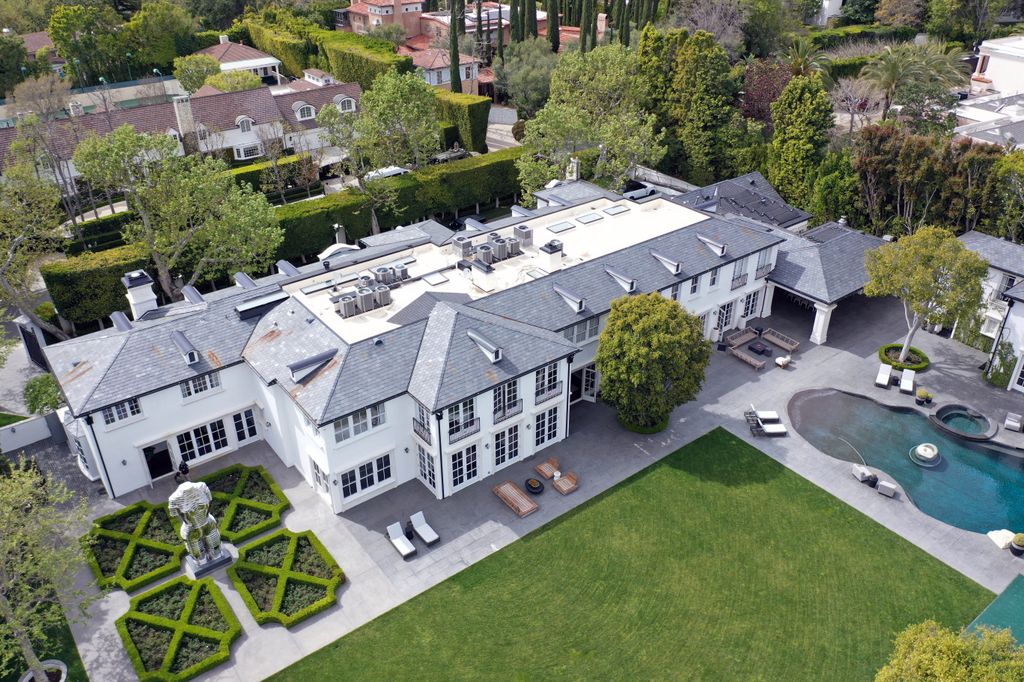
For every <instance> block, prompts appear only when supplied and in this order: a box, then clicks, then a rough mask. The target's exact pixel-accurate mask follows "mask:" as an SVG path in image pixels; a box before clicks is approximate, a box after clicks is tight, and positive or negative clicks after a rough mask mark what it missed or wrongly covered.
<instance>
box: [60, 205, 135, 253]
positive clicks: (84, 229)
mask: <svg viewBox="0 0 1024 682" xmlns="http://www.w3.org/2000/svg"><path fill="white" fill-rule="evenodd" d="M135 218H136V215H135V213H133V212H131V211H122V212H121V213H114V214H113V215H107V216H103V217H102V218H96V219H95V220H86V221H84V222H82V223H80V224H79V226H78V230H79V232H81V234H82V238H81V239H70V240H68V242H67V243H66V244H65V245H64V253H66V254H68V255H69V256H73V255H75V254H79V253H82V252H84V251H104V250H106V249H112V248H115V247H118V246H124V239H122V237H121V233H122V232H124V228H125V226H126V225H127V224H128V223H130V222H132V221H133V220H135Z"/></svg>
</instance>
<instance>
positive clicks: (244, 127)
mask: <svg viewBox="0 0 1024 682" xmlns="http://www.w3.org/2000/svg"><path fill="white" fill-rule="evenodd" d="M237 123H238V129H239V130H241V131H242V132H243V133H248V132H252V119H251V118H249V117H248V116H241V117H239V119H238V121H237Z"/></svg>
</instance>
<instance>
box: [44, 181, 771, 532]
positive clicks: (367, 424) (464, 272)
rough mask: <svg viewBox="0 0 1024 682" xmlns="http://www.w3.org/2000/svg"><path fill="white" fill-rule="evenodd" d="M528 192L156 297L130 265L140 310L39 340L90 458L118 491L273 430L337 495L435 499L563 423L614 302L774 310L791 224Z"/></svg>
mask: <svg viewBox="0 0 1024 682" xmlns="http://www.w3.org/2000/svg"><path fill="white" fill-rule="evenodd" d="M538 198H539V200H540V201H539V204H540V208H538V209H535V210H528V209H522V208H519V207H515V209H514V215H513V216H512V217H510V218H507V219H503V220H501V221H498V222H495V223H490V224H488V225H486V226H483V225H480V224H479V223H477V224H475V225H474V227H476V228H477V229H470V230H468V231H466V232H458V233H456V232H452V231H451V230H448V229H447V228H445V227H443V226H442V225H440V224H438V223H436V222H434V221H426V222H423V223H418V224H415V225H410V226H407V227H404V228H399V229H397V230H394V231H391V232H387V233H384V234H381V235H379V236H374V237H368V238H366V239H364V240H363V241H362V243H361V248H359V249H355V250H353V249H351V248H350V249H343V248H339V249H338V250H337V251H335V252H334V253H333V254H331V255H329V256H328V257H327V258H325V259H324V260H322V261H320V262H318V263H315V264H312V265H308V266H304V267H301V268H296V267H295V266H293V265H291V264H289V263H287V262H284V261H282V262H280V263H278V270H279V272H278V273H277V274H275V275H272V276H269V277H265V278H262V279H260V280H256V281H254V280H252V279H251V278H249V277H247V276H245V275H243V274H239V275H237V276H236V283H237V286H235V287H232V288H230V289H225V290H221V291H217V292H214V293H212V294H205V295H203V294H200V293H199V292H197V291H195V290H193V289H190V288H187V289H186V292H185V293H186V300H184V301H182V302H178V303H174V304H171V305H167V306H163V307H157V306H156V297H155V294H154V293H153V288H152V287H153V283H152V280H151V278H150V277H149V276H148V275H147V274H146V273H144V272H132V273H128V274H127V275H126V276H125V278H124V280H123V281H124V283H125V285H126V287H127V289H128V293H127V297H128V300H129V302H130V307H131V312H132V317H133V318H134V320H129V318H128V316H126V315H124V314H122V313H115V314H114V316H113V318H114V320H113V321H114V327H113V328H111V329H105V330H103V331H99V332H96V333H93V334H89V335H87V336H82V337H79V338H76V339H73V340H70V341H66V342H63V343H59V344H56V345H52V346H49V347H47V348H46V349H45V354H46V357H47V360H48V362H49V364H50V366H51V368H52V370H53V372H54V374H55V376H56V377H57V379H58V381H59V382H60V385H61V388H62V390H63V392H64V394H65V396H66V399H67V407H66V408H63V410H62V414H61V416H62V418H63V420H64V423H65V428H66V430H67V432H68V435H69V443H70V447H71V448H72V449H73V451H74V452H75V453H76V454H77V457H78V459H79V465H80V467H81V469H82V471H83V472H84V473H85V474H86V475H88V476H90V477H91V478H93V479H94V480H96V479H100V480H102V482H103V484H104V486H105V487H106V489H107V492H108V493H109V494H110V495H111V496H118V495H122V494H124V493H127V492H129V491H131V490H135V489H137V488H140V487H143V486H147V485H149V484H150V483H151V481H153V480H155V479H158V478H160V477H163V476H167V475H169V474H170V473H172V471H173V470H174V469H175V468H176V466H177V465H178V463H179V462H180V461H181V460H185V461H189V462H196V461H205V460H208V459H212V458H215V457H217V456H219V455H221V454H224V453H227V452H231V451H233V450H235V449H237V448H239V447H241V446H242V445H245V444H248V443H250V442H253V441H255V440H259V439H262V440H265V441H266V443H267V444H268V445H269V446H270V447H271V448H273V450H274V451H275V452H276V453H277V455H278V456H279V457H280V458H281V460H282V461H283V462H284V463H285V464H287V465H289V466H294V467H295V468H296V469H297V470H298V471H300V472H301V473H302V475H303V476H304V477H305V479H306V480H307V481H308V483H309V485H310V486H312V487H313V488H314V489H315V490H316V491H317V492H318V493H320V495H321V497H322V498H323V500H324V502H325V503H327V504H329V505H330V507H331V509H332V510H334V511H335V512H341V511H343V510H345V509H349V508H351V507H353V506H354V505H357V504H359V503H360V502H363V501H365V500H367V499H369V498H371V497H373V496H375V495H377V494H379V493H381V492H382V491H385V490H388V489H390V488H392V487H394V486H397V485H400V484H402V483H405V482H407V481H411V480H412V479H418V480H419V481H420V482H421V483H422V484H423V485H424V486H426V487H427V488H428V489H430V490H431V491H432V492H433V493H434V494H435V495H436V496H437V497H438V498H445V497H448V496H451V495H453V494H455V493H457V492H458V491H459V490H460V489H462V488H464V487H466V486H469V485H472V484H473V483H474V482H476V481H478V480H480V479H482V478H484V477H486V476H488V475H490V474H492V473H494V472H495V471H497V470H499V469H501V468H503V467H505V466H508V465H509V464H510V463H512V462H516V461H518V460H521V459H523V458H525V457H529V456H531V455H534V454H535V453H537V452H539V451H541V450H543V449H544V448H546V447H548V446H550V445H551V444H552V443H556V442H558V441H560V440H562V439H563V438H565V436H566V432H567V426H568V421H569V418H570V411H571V409H572V406H573V405H574V404H575V403H576V402H578V401H593V400H595V399H596V397H597V393H598V390H599V387H600V376H599V374H598V372H597V371H596V369H595V366H594V355H595V350H596V345H597V339H598V335H599V333H600V332H601V330H602V328H603V326H604V323H605V321H606V318H607V314H608V311H609V308H610V304H611V302H612V300H614V299H616V298H618V297H620V296H628V295H630V294H632V293H637V292H653V291H657V292H661V293H662V294H663V295H664V296H666V297H670V298H672V299H674V300H677V301H678V302H679V303H680V304H681V305H682V306H684V307H685V308H686V309H688V310H690V311H692V312H693V313H694V314H696V315H699V316H700V318H701V319H702V320H703V322H704V329H705V333H706V335H707V336H708V337H710V338H714V339H717V338H718V337H719V336H720V334H721V333H722V332H723V331H724V330H728V329H733V328H736V327H739V326H743V325H744V324H745V323H746V321H747V320H748V319H750V318H753V317H763V316H767V315H769V314H770V313H771V306H772V296H773V292H774V289H775V284H774V283H773V282H772V281H771V280H770V279H769V277H770V274H771V273H772V271H773V268H775V266H776V259H777V258H779V257H780V256H779V254H780V248H779V246H780V244H782V243H783V242H785V241H786V240H787V239H791V235H789V234H787V233H786V232H785V230H780V229H779V228H777V227H774V228H773V227H770V226H768V225H765V224H761V223H756V222H753V221H749V220H744V219H742V218H734V217H722V216H715V215H712V214H709V213H704V212H701V211H699V210H695V209H693V208H689V207H687V206H684V205H682V204H680V203H677V202H673V201H670V200H668V199H666V198H665V197H663V196H660V195H654V196H649V197H645V198H643V199H638V200H631V199H628V198H624V197H621V196H618V195H615V194H612V193H609V192H606V191H604V190H600V189H598V188H596V187H594V186H593V185H589V184H587V183H583V182H572V183H565V184H561V185H559V186H556V187H553V188H550V189H547V190H544V191H542V192H540V193H538ZM780 286H781V285H780ZM736 371H753V370H751V369H750V368H749V367H746V366H744V365H741V364H740V363H737V369H736Z"/></svg>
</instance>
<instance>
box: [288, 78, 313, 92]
mask: <svg viewBox="0 0 1024 682" xmlns="http://www.w3.org/2000/svg"><path fill="white" fill-rule="evenodd" d="M287 87H288V89H289V90H291V91H292V92H306V91H307V90H316V89H317V88H319V87H320V86H319V85H317V84H316V83H310V82H309V81H306V80H302V79H296V80H293V81H291V82H290V83H288V86H287Z"/></svg>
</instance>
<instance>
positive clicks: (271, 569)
mask: <svg viewBox="0 0 1024 682" xmlns="http://www.w3.org/2000/svg"><path fill="white" fill-rule="evenodd" d="M300 539H305V540H306V541H308V543H309V545H310V546H311V547H312V549H313V551H314V552H315V554H316V555H318V556H319V558H320V560H322V561H323V565H322V568H323V570H324V573H326V574H327V576H328V577H321V576H316V575H312V574H310V573H305V572H302V571H301V570H299V569H298V567H297V566H295V559H296V554H297V548H298V543H299V540H300ZM283 540H284V541H287V542H288V548H287V550H286V551H285V553H284V559H283V563H282V564H281V566H269V565H266V564H262V563H257V562H255V561H252V560H250V557H252V555H253V554H254V553H255V552H258V551H259V550H260V549H262V548H265V547H267V546H268V545H271V544H273V543H276V542H279V541H283ZM240 573H241V574H242V575H240ZM245 574H248V575H259V576H262V577H264V578H267V579H270V580H274V581H276V587H275V590H274V597H273V603H272V605H271V608H270V609H268V610H264V609H263V608H261V607H260V605H259V604H257V603H256V599H255V598H254V597H253V594H252V593H251V592H250V590H249V586H248V585H246V583H245V581H244V579H243V575H245ZM228 577H229V578H231V582H232V583H234V585H235V589H236V590H238V593H239V594H240V595H241V596H242V601H243V602H245V605H246V607H248V609H249V611H250V612H252V615H253V618H255V619H256V622H257V623H259V624H260V625H265V624H266V623H280V624H281V625H283V626H285V627H286V628H290V627H292V626H293V625H295V624H297V623H299V622H301V621H303V620H305V619H307V618H309V617H310V616H314V615H316V614H318V613H320V612H321V611H323V610H325V609H328V608H330V607H332V606H334V604H335V603H336V602H337V591H338V587H339V586H341V584H342V583H343V582H345V573H344V572H343V571H342V570H341V567H339V566H338V563H337V562H336V561H335V560H334V557H332V556H331V554H330V552H328V551H327V548H326V547H324V546H323V543H321V542H320V540H319V538H317V536H316V535H314V534H313V531H309V530H307V531H303V532H301V533H296V532H294V531H290V530H282V531H279V532H277V533H274V534H273V535H270V536H268V537H266V538H264V539H263V540H261V541H260V542H257V543H253V544H251V545H247V546H245V547H242V548H241V549H240V550H239V552H238V561H236V562H235V563H234V564H233V565H232V566H231V567H229V568H228ZM293 581H294V582H296V583H305V584H307V585H313V586H317V587H320V588H322V589H323V590H324V596H323V597H322V598H320V599H318V600H316V601H314V602H313V603H311V604H309V605H308V606H306V607H305V608H301V609H298V610H296V611H294V612H292V613H285V612H284V611H283V610H282V606H283V602H284V598H285V592H286V590H287V589H288V583H289V582H293Z"/></svg>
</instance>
